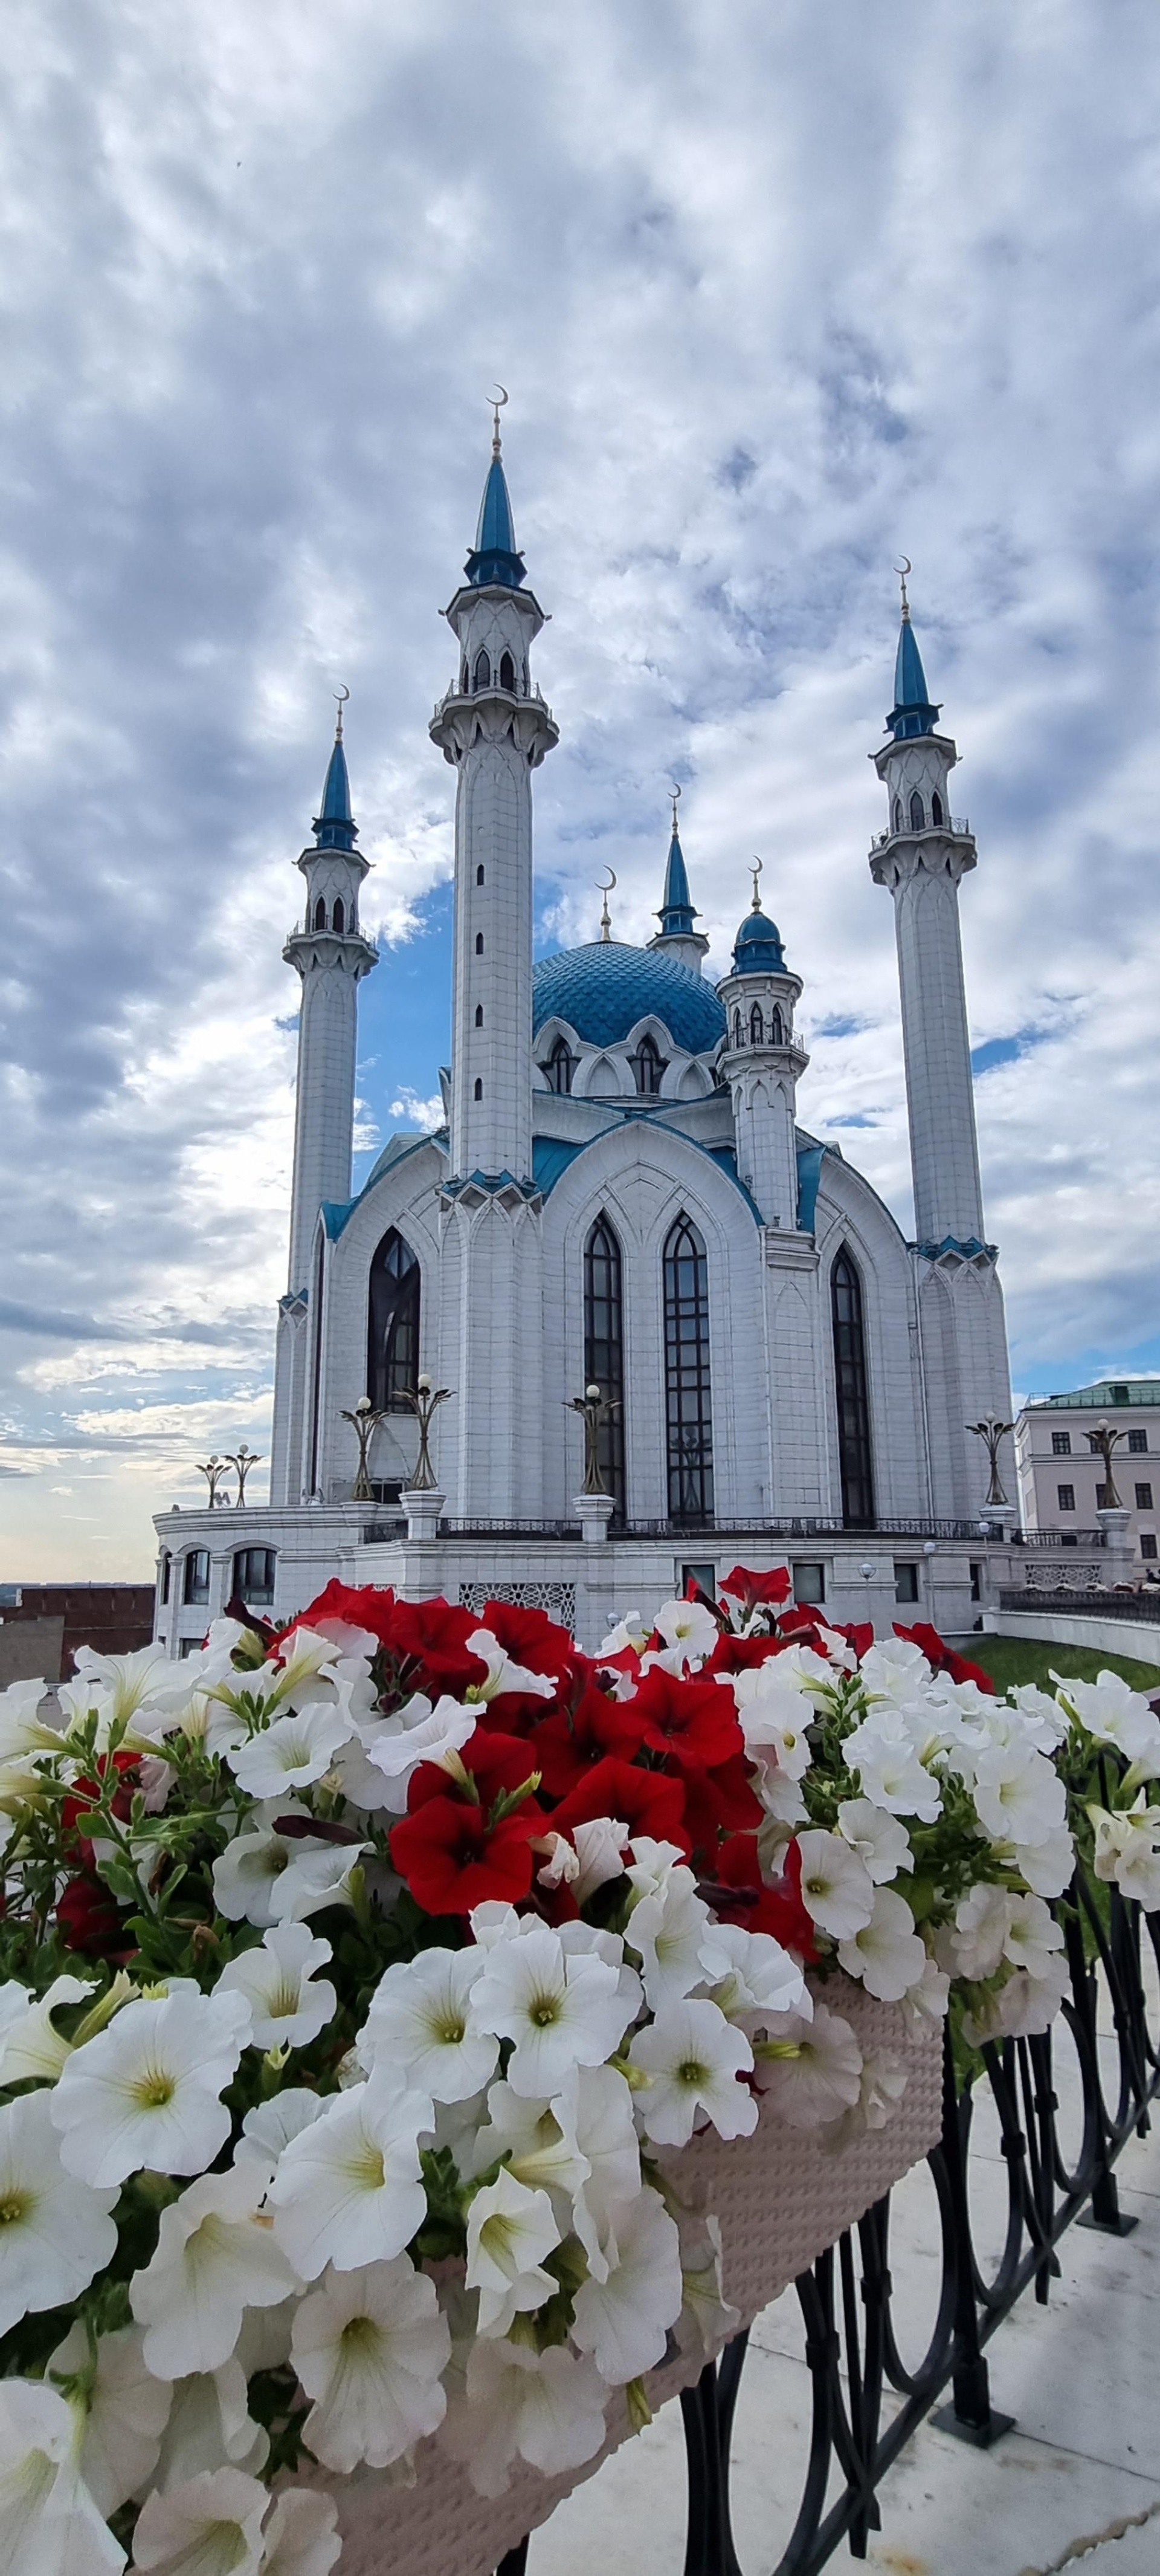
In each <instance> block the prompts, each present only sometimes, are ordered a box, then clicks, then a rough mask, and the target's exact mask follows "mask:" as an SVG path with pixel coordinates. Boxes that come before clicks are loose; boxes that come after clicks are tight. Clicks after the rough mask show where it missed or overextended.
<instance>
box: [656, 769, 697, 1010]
mask: <svg viewBox="0 0 1160 2576" xmlns="http://www.w3.org/2000/svg"><path fill="white" fill-rule="evenodd" d="M680 793H681V791H680V788H679V787H674V788H672V789H670V794H671V797H672V804H673V837H672V839H671V841H670V842H669V855H668V859H667V861H666V863H665V889H664V893H663V894H662V896H661V908H660V911H659V913H658V915H657V919H658V921H659V922H660V925H661V926H660V929H659V930H658V932H657V934H656V937H655V939H650V941H649V943H648V944H649V947H650V948H661V949H663V950H664V953H665V955H666V957H679V958H680V960H681V962H682V964H683V965H685V966H691V967H692V968H693V971H694V973H695V974H697V975H699V974H700V972H701V959H702V957H703V956H704V954H705V951H706V949H707V947H708V945H709V942H708V940H707V939H706V937H705V934H704V932H703V931H701V930H695V929H694V927H693V925H694V923H695V922H696V921H697V919H698V918H699V916H698V912H697V907H696V904H695V903H694V902H693V899H692V896H691V895H690V893H689V876H688V870H687V868H686V866H685V853H684V851H683V850H682V848H681V836H680V833H679V831H678V830H677V799H678V797H679V795H680Z"/></svg>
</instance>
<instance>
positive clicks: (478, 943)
mask: <svg viewBox="0 0 1160 2576" xmlns="http://www.w3.org/2000/svg"><path fill="white" fill-rule="evenodd" d="M475 953H476V956H477V957H482V955H483V932H482V930H477V931H476V934H475Z"/></svg>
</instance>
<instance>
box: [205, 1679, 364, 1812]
mask: <svg viewBox="0 0 1160 2576" xmlns="http://www.w3.org/2000/svg"><path fill="white" fill-rule="evenodd" d="M352 1731H353V1729H352V1722H351V1719H350V1718H349V1717H348V1715H347V1713H346V1710H345V1709H342V1708H339V1707H337V1706H335V1704H334V1703H333V1702H328V1701H325V1700H308V1701H307V1704H306V1706H305V1708H298V1709H288V1710H287V1711H286V1714H285V1715H284V1716H282V1717H276V1718H275V1719H274V1721H273V1723H272V1725H270V1726H264V1727H262V1728H261V1729H260V1730H259V1732H258V1733H257V1734H256V1735H251V1736H249V1737H248V1738H247V1740H246V1742H245V1743H244V1744H239V1745H238V1746H237V1747H236V1749H235V1750H233V1751H231V1752H229V1753H227V1755H226V1760H227V1762H228V1763H229V1766H230V1769H231V1771H232V1772H233V1775H234V1778H235V1780H236V1781H237V1784H238V1787H239V1788H240V1789H244V1790H245V1792H246V1795H247V1797H250V1798H277V1797H279V1796H281V1794H282V1792H283V1791H284V1790H286V1789H305V1788H307V1787H308V1786H309V1783H310V1782H311V1781H312V1780H321V1778H322V1775H323V1772H324V1771H329V1769H330V1766H331V1763H332V1761H333V1760H334V1756H335V1754H336V1753H337V1751H338V1748H339V1745H340V1744H345V1742H346V1739H347V1737H348V1735H350V1734H351V1733H352Z"/></svg>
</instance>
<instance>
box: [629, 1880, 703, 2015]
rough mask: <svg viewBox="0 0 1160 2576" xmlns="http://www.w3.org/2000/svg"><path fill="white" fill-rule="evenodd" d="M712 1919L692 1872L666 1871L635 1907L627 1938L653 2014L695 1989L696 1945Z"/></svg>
mask: <svg viewBox="0 0 1160 2576" xmlns="http://www.w3.org/2000/svg"><path fill="white" fill-rule="evenodd" d="M711 1919H712V1918H711V1916H710V1913H709V1908H708V1906H707V1905H706V1904H704V1903H703V1901H702V1899H701V1898H700V1897H699V1896H698V1894H697V1882H696V1879H695V1878H694V1876H693V1873H692V1870H691V1869H673V1870H671V1871H670V1872H669V1875H668V1877H667V1879H666V1880H665V1884H664V1886H663V1888H659V1889H658V1890H657V1892H656V1894H655V1895H653V1896H642V1897H641V1898H640V1899H639V1901H638V1903H637V1904H636V1905H634V1907H633V1909H632V1913H631V1915H630V1917H629V1924H628V1932H627V1936H626V1937H627V1939H628V1941H629V1942H630V1944H631V1946H632V1948H633V1949H634V1950H635V1951H636V1953H637V1955H638V1957H639V1959H640V1962H641V1969H642V1973H643V1976H644V1990H645V1994H646V1995H647V1997H648V2001H649V2005H650V2007H651V2009H652V2011H653V2012H659V2011H660V2010H661V2008H662V2006H663V2005H665V2004H675V2003H679V2002H680V2000H681V1997H682V1995H687V1994H689V1993H691V1991H692V1988H693V1987H694V1986H695V1985H699V1983H700V1981H701V1978H702V1976H703V1975H704V1970H703V1968H702V1965H701V1945H702V1943H703V1941H704V1938H705V1934H706V1931H707V1930H708V1929H709V1926H710V1923H711ZM605 2054H606V2055H607V2054H608V2052H607V2051H605Z"/></svg>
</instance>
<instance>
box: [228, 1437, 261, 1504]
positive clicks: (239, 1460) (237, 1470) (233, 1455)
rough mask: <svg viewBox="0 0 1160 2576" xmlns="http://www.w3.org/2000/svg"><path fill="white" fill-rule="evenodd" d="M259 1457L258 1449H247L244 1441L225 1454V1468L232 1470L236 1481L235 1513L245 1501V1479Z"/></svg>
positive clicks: (259, 1451)
mask: <svg viewBox="0 0 1160 2576" xmlns="http://www.w3.org/2000/svg"><path fill="white" fill-rule="evenodd" d="M261 1455H262V1452H261V1450H260V1449H251V1448H249V1447H248V1446H247V1444H246V1442H245V1441H244V1440H242V1441H240V1442H239V1444H238V1446H237V1448H236V1449H234V1450H231V1451H229V1452H228V1453H227V1456H226V1465H227V1467H232V1468H233V1471H234V1474H235V1476H236V1477H237V1480H238V1499H237V1502H236V1504H235V1506H234V1509H235V1511H239V1512H240V1511H241V1509H242V1506H243V1504H244V1502H245V1499H246V1478H247V1476H248V1475H249V1472H250V1469H251V1467H256V1466H257V1464H258V1461H259V1459H260V1457H261Z"/></svg>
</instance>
